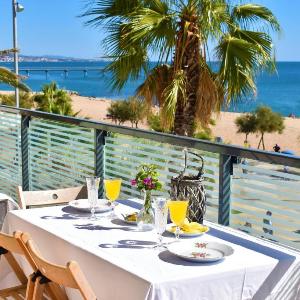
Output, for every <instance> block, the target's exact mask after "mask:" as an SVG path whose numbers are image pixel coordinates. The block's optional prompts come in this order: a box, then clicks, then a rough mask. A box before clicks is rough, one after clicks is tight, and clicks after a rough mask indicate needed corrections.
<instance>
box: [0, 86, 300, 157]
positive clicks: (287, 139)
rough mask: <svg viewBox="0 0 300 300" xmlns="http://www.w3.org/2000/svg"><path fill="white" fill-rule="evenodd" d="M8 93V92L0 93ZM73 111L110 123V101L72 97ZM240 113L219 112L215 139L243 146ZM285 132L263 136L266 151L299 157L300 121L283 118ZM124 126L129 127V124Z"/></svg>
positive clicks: (144, 126)
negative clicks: (238, 122)
mask: <svg viewBox="0 0 300 300" xmlns="http://www.w3.org/2000/svg"><path fill="white" fill-rule="evenodd" d="M0 93H9V92H0ZM71 97H72V101H73V110H74V111H75V112H77V111H80V113H79V115H78V117H82V118H89V119H93V120H97V121H103V122H107V123H112V121H111V120H110V119H108V118H107V116H106V114H107V108H108V107H109V106H110V103H111V101H113V100H110V99H104V98H94V97H84V96H78V95H72V96H71ZM239 115H240V113H231V112H221V113H220V114H219V115H216V116H215V120H216V125H215V126H212V132H213V135H214V136H215V137H222V139H223V141H224V142H225V143H228V144H233V145H239V146H243V145H244V140H245V135H244V134H239V133H237V128H236V125H235V124H234V120H235V119H236V118H237V117H238V116H239ZM284 124H285V130H284V132H283V134H275V133H273V134H265V145H266V150H269V151H273V146H274V145H275V144H276V143H277V144H278V145H279V146H280V147H281V150H282V151H283V150H287V149H289V150H293V151H294V152H295V153H296V154H297V155H300V119H299V118H296V119H293V118H285V122H284ZM124 125H126V126H131V124H130V123H129V122H127V123H125V124H124ZM139 128H142V129H148V126H147V123H146V121H144V122H142V123H140V124H139ZM259 139H260V137H259V136H258V135H256V134H250V135H249V137H248V140H249V143H250V145H251V147H252V148H257V145H258V142H259Z"/></svg>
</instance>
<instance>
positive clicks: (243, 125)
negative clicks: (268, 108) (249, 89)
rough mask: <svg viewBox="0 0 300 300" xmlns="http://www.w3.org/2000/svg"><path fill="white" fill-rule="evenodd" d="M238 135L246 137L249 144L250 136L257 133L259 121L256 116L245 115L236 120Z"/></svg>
mask: <svg viewBox="0 0 300 300" xmlns="http://www.w3.org/2000/svg"><path fill="white" fill-rule="evenodd" d="M235 124H236V126H237V128H238V133H244V134H245V135H246V138H245V143H248V135H249V134H250V133H254V132H256V131H257V119H256V116H255V115H254V114H245V115H241V116H239V117H237V118H236V119H235Z"/></svg>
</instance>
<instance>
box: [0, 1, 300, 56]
mask: <svg viewBox="0 0 300 300" xmlns="http://www.w3.org/2000/svg"><path fill="white" fill-rule="evenodd" d="M256 2H257V3H260V4H263V5H266V6H267V7H269V8H270V9H271V10H272V11H273V12H274V13H275V15H276V16H277V17H278V19H279V21H280V23H281V26H282V28H283V33H282V34H281V36H280V38H279V39H277V38H276V39H275V45H276V58H277V60H281V61H300V34H299V29H300V18H299V11H300V1H299V0H288V1H287V0H257V1H256ZM20 3H22V4H23V5H24V7H25V11H24V12H22V13H20V14H18V26H19V28H18V32H19V48H20V49H21V52H22V54H26V55H31V54H32V55H44V54H56V55H65V56H73V57H78V58H94V57H100V56H101V55H103V49H102V48H101V40H102V39H103V37H104V32H103V31H101V29H95V28H91V27H85V26H84V25H83V19H81V18H78V17H77V16H78V14H80V13H81V12H82V11H83V7H84V3H85V1H84V0H48V1H47V0H20ZM11 10H12V9H11V0H0V49H4V48H10V47H11V45H12V41H11V40H12V30H11V27H12V24H11V23H12V21H11Z"/></svg>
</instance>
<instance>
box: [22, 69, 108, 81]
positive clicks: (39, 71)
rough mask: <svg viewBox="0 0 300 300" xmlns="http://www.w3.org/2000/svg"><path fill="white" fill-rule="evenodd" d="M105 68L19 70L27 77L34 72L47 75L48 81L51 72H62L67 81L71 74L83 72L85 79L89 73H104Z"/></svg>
mask: <svg viewBox="0 0 300 300" xmlns="http://www.w3.org/2000/svg"><path fill="white" fill-rule="evenodd" d="M103 70H104V68H90V67H87V68H84V67H81V68H80V67H78V68H77V67H70V68H53V67H50V68H20V69H19V72H20V73H25V74H26V76H27V77H29V76H30V73H33V72H38V73H45V76H46V79H48V75H49V73H51V72H61V73H62V74H63V76H64V78H65V79H67V78H68V75H69V73H70V72H82V73H83V77H84V78H85V77H87V76H88V72H91V71H93V72H95V71H98V72H103Z"/></svg>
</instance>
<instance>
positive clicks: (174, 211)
mask: <svg viewBox="0 0 300 300" xmlns="http://www.w3.org/2000/svg"><path fill="white" fill-rule="evenodd" d="M188 204H189V201H188V200H185V199H182V200H180V199H176V200H169V201H168V207H169V210H170V217H171V221H172V222H173V223H174V224H175V225H176V230H175V238H176V241H179V234H180V227H181V226H182V225H183V224H184V219H185V217H186V212H187V208H188Z"/></svg>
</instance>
